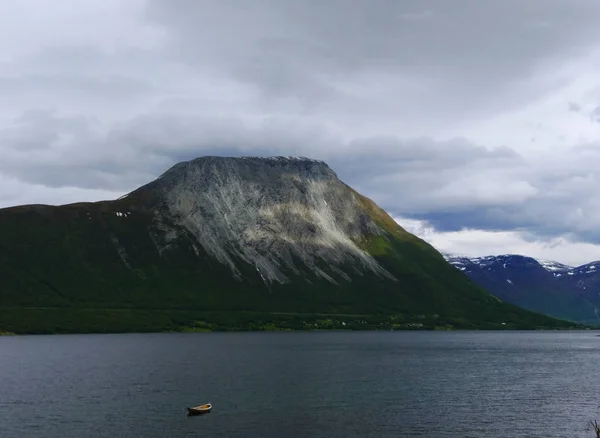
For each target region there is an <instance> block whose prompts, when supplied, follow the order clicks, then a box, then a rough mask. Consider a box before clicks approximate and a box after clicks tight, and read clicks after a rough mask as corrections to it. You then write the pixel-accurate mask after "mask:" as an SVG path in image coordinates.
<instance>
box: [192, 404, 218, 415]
mask: <svg viewBox="0 0 600 438" xmlns="http://www.w3.org/2000/svg"><path fill="white" fill-rule="evenodd" d="M187 410H188V415H202V414H208V413H209V412H210V411H212V405H211V404H210V403H206V404H205V405H200V406H196V407H193V408H187Z"/></svg>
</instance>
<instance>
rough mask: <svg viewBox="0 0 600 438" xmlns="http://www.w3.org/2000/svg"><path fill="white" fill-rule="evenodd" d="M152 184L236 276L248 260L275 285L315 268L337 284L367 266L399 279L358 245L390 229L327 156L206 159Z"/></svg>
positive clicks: (179, 166)
mask: <svg viewBox="0 0 600 438" xmlns="http://www.w3.org/2000/svg"><path fill="white" fill-rule="evenodd" d="M151 185H152V186H153V187H152V188H153V189H155V190H156V189H158V191H159V192H160V193H161V196H162V199H163V202H164V204H165V206H166V207H167V210H168V211H169V214H170V215H171V217H172V219H173V220H174V221H175V223H177V224H178V225H180V226H182V227H183V228H184V229H186V230H187V231H188V232H189V233H191V235H193V236H194V239H195V240H196V242H197V243H198V245H201V246H202V247H203V248H204V250H205V251H206V252H207V253H208V254H210V255H211V256H213V257H214V258H216V259H217V260H219V261H220V262H222V263H224V264H226V265H228V266H229V267H230V268H231V270H232V272H233V273H234V275H238V276H239V275H240V272H239V270H238V268H237V266H236V263H237V262H236V261H239V260H242V261H244V262H246V263H249V264H251V265H253V266H255V267H256V269H257V271H258V272H259V273H260V274H261V276H262V278H263V279H264V281H265V282H267V283H268V282H286V281H288V280H289V277H288V275H289V274H291V273H293V274H296V275H302V274H303V273H305V272H306V270H307V269H308V270H309V271H310V272H312V273H314V274H317V275H318V276H320V277H322V278H325V279H327V280H329V281H331V282H336V279H335V278H334V276H337V277H341V278H345V279H347V280H349V279H350V277H351V275H355V274H357V273H358V274H360V273H361V272H364V271H365V270H368V271H372V272H375V273H377V274H378V275H380V276H386V277H389V278H393V277H392V276H391V275H390V274H389V273H387V272H386V271H385V270H384V269H383V268H382V267H381V266H380V265H379V264H378V263H377V261H376V260H375V259H374V258H373V257H371V256H370V255H369V254H367V253H366V252H364V251H363V250H362V249H361V248H360V247H359V246H358V245H357V244H356V242H359V241H361V240H362V239H365V238H367V237H368V236H373V235H377V234H380V233H382V230H381V229H380V228H379V227H378V226H377V224H376V223H375V222H374V221H373V219H372V218H371V217H370V216H369V215H368V214H366V212H365V211H363V209H362V207H361V204H360V202H359V199H358V198H357V196H356V195H355V193H354V192H353V191H352V190H351V189H350V188H349V187H348V186H346V185H345V184H344V183H343V182H341V181H340V180H339V179H338V177H337V175H336V174H335V173H334V172H333V170H331V169H330V168H329V166H327V164H325V163H324V162H322V161H316V160H311V159H306V158H297V157H288V158H286V157H272V158H258V157H245V158H224V157H202V158H198V159H195V160H192V161H188V162H183V163H179V164H177V165H175V166H174V167H172V168H171V169H170V170H168V171H167V172H165V173H164V174H163V175H162V176H161V177H160V178H159V179H158V180H156V181H155V182H153V183H151ZM326 271H327V272H326ZM350 271H352V272H350ZM334 274H335V275H334Z"/></svg>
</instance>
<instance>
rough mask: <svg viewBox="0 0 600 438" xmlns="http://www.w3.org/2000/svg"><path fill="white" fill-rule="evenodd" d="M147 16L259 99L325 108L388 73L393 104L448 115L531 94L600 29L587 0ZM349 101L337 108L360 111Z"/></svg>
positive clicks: (152, 7) (170, 10)
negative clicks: (545, 74)
mask: <svg viewBox="0 0 600 438" xmlns="http://www.w3.org/2000/svg"><path fill="white" fill-rule="evenodd" d="M148 16H149V18H150V19H151V20H153V22H155V23H159V24H160V25H162V26H164V28H165V29H167V31H168V32H169V35H170V36H171V37H172V46H171V48H172V50H173V51H174V52H175V53H176V56H177V57H178V59H179V60H182V61H184V62H187V63H189V64H191V65H194V66H196V67H197V68H207V66H208V68H210V69H214V70H215V71H218V72H219V73H220V74H225V75H231V76H232V77H235V78H236V79H238V80H241V81H246V82H248V83H250V84H253V85H256V86H258V87H259V88H260V90H262V92H263V93H264V95H266V96H268V97H271V96H279V97H293V96H300V97H299V98H300V99H303V101H304V102H305V104H306V102H312V103H313V105H315V106H318V105H323V104H324V103H327V104H329V105H330V106H329V107H331V105H333V104H332V100H335V99H342V100H343V98H344V95H345V94H348V95H350V96H352V95H353V93H354V92H355V90H353V87H352V86H349V87H346V89H345V90H338V92H337V93H336V92H335V91H334V88H336V87H337V88H339V87H340V84H343V83H348V82H349V83H354V84H356V83H358V82H361V81H367V82H368V81H369V80H371V81H373V80H374V81H378V80H379V81H380V80H381V79H382V77H378V75H377V74H378V72H386V73H387V76H386V77H385V80H386V86H387V87H388V89H389V91H390V92H395V93H397V95H398V100H397V102H396V104H395V106H394V109H395V110H396V111H399V112H400V113H404V114H405V115H406V116H410V117H417V116H418V115H419V114H423V113H424V112H427V113H428V117H430V118H435V117H438V118H442V119H446V120H452V118H453V117H452V116H455V117H461V116H464V115H466V114H468V115H470V116H471V117H481V116H482V115H484V114H487V113H489V111H496V110H498V109H502V108H507V107H510V106H512V105H516V104H518V103H522V102H525V101H527V100H530V99H531V98H533V97H535V96H539V95H540V94H541V93H544V92H545V91H547V90H546V88H544V87H545V85H542V84H541V83H538V82H537V81H530V80H529V78H530V77H531V75H532V74H534V73H538V72H539V71H541V70H547V69H549V68H552V67H556V66H558V65H561V64H562V63H563V62H564V61H565V59H569V58H572V57H574V56H579V55H582V54H585V53H586V51H587V50H589V49H590V47H591V45H592V44H595V41H597V39H598V37H599V36H600V29H599V28H598V26H597V22H598V19H599V18H600V4H598V3H597V2H594V1H582V2H578V3H577V6H576V7H575V6H574V5H573V4H572V3H567V2H563V1H558V0H555V1H554V0H553V1H548V2H529V3H523V2H518V1H516V0H512V1H504V2H481V1H473V0H470V1H469V0H466V1H465V0H461V1H456V2H447V1H443V0H438V1H423V0H419V1H403V2H399V1H395V0H380V1H375V2H372V1H367V0H353V1H347V0H328V1H323V2H292V1H273V0H262V1H256V2H252V3H247V4H246V3H244V4H242V3H240V2H236V1H234V0H229V1H227V0H219V1H218V2H216V1H215V2H212V1H200V2H198V1H195V0H187V1H186V0H184V1H181V2H177V3H176V4H175V3H173V2H170V1H167V0H150V1H149V6H148ZM407 17H413V18H412V19H407ZM415 17H417V18H418V19H414V18H415ZM540 24H543V25H540ZM232 29H235V32H232ZM371 86H374V85H373V84H372V85H371ZM415 87H417V88H418V89H419V91H420V92H419V93H414V92H413V90H414V89H415ZM492 90H493V93H492V92H491V91H492ZM362 100H363V101H364V102H363V105H365V104H366V105H368V102H370V101H372V98H370V97H368V96H363V99H362ZM347 104H348V102H344V104H343V105H338V106H337V107H336V108H337V110H338V111H341V112H348V113H352V112H361V113H365V112H366V111H368V110H366V111H363V110H364V106H363V105H361V104H360V103H358V102H356V103H355V104H354V105H352V106H350V107H348V106H347ZM388 109H389V108H386V109H385V110H383V111H387V110H388ZM370 110H372V108H370Z"/></svg>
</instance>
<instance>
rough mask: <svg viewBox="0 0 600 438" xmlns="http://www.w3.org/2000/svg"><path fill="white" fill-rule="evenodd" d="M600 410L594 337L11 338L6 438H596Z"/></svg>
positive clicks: (1, 369) (3, 413)
mask: <svg viewBox="0 0 600 438" xmlns="http://www.w3.org/2000/svg"><path fill="white" fill-rule="evenodd" d="M204 402H212V403H213V405H214V411H213V412H212V413H210V414H208V415H205V416H202V417H189V418H188V417H186V416H185V407H186V406H188V405H194V404H200V403H204ZM598 405H600V337H597V336H596V333H594V332H576V333H568V332H537V333H535V332H521V333H515V332H502V333H500V332H462V333H451V332H444V333H435V332H434V333H432V332H371V333H365V332H362V333H357V332H354V333H340V332H337V333H332V332H329V333H328V332H321V333H231V334H227V333H222V334H221V333H207V334H140V335H71V336H24V337H3V338H0V437H2V438H9V437H23V438H27V437H45V438H59V437H60V438H66V437H110V438H120V437H196V436H197V437H257V438H262V437H265V438H266V437H282V438H287V437H290V438H292V437H328V438H336V437H416V436H419V437H477V438H484V437H498V438H500V437H502V438H506V437H545V438H547V437H592V436H593V433H592V432H590V431H587V430H586V423H587V422H588V421H589V420H590V419H592V418H598V419H599V420H600V409H599V408H598Z"/></svg>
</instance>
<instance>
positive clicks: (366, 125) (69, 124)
mask: <svg viewBox="0 0 600 438" xmlns="http://www.w3.org/2000/svg"><path fill="white" fill-rule="evenodd" d="M599 22H600V1H598V0H560V1H559V0H544V1H537V0H531V1H523V0H503V1H501V2H499V1H492V0H489V1H482V0H453V1H447V0H438V1H428V0H414V1H410V0H306V1H296V0H252V1H244V0H178V1H173V0H146V1H144V0H87V1H81V0H60V1H58V2H57V1H50V0H6V1H2V2H0V29H2V36H3V37H2V38H1V39H0V96H1V99H0V207H6V206H11V205H17V204H23V203H47V204H61V203H67V202H74V201H81V200H90V201H95V200H100V199H107V198H115V197H118V196H120V195H122V194H124V193H126V192H128V191H130V190H132V189H134V188H136V187H137V186H139V185H141V184H144V183H146V182H148V181H150V180H151V179H153V178H155V177H156V176H158V175H159V174H160V173H162V172H163V171H164V170H166V169H167V168H168V167H169V166H171V165H172V164H174V163H175V162H177V161H181V160H184V159H190V158H194V157H197V156H201V155H207V154H211V155H302V156H308V157H313V158H318V159H323V160H326V161H327V162H328V163H329V164H330V165H331V167H332V168H333V169H334V170H335V171H336V172H337V173H338V175H339V176H340V177H341V178H342V179H343V180H345V181H346V182H348V183H349V184H350V185H352V186H353V187H355V188H356V189H357V190H359V191H361V192H362V193H364V194H365V195H366V196H369V197H371V198H372V199H374V200H375V201H376V202H377V203H378V204H379V205H381V206H382V207H383V208H385V209H386V210H387V211H388V212H389V213H390V214H392V215H393V216H394V217H395V218H396V219H397V220H398V222H399V223H401V224H402V225H404V226H405V227H406V228H407V229H409V230H411V231H413V232H415V233H417V234H419V235H421V236H423V237H424V238H425V239H427V240H428V241H429V242H431V243H433V244H434V245H435V246H436V247H437V248H438V249H440V250H443V251H449V252H456V253H461V254H467V255H476V256H478V255H488V254H500V253H523V254H528V255H532V256H535V257H541V258H549V259H555V260H558V261H561V262H564V263H570V264H579V263H585V262H588V261H591V260H597V259H600V176H599V169H600V75H598V71H600V26H598V23H599Z"/></svg>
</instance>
